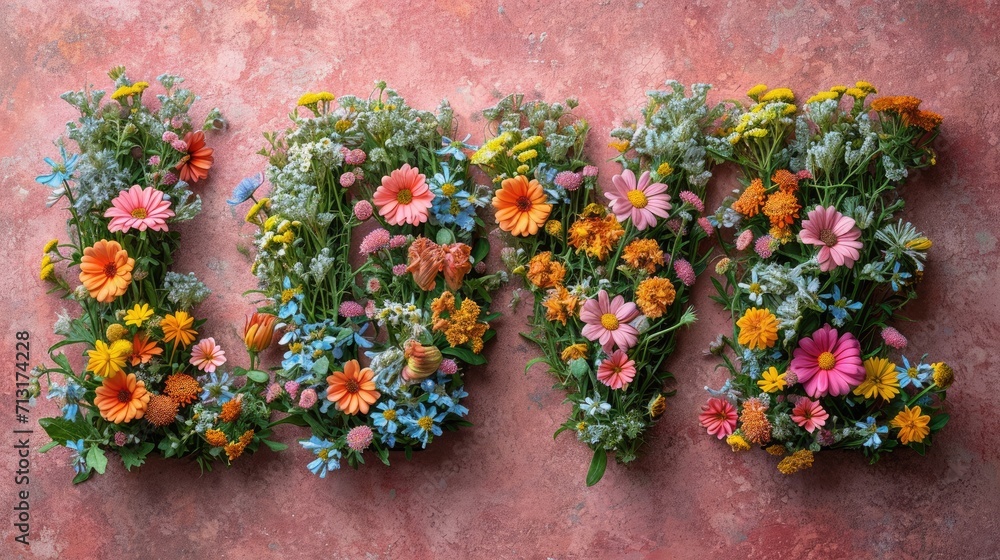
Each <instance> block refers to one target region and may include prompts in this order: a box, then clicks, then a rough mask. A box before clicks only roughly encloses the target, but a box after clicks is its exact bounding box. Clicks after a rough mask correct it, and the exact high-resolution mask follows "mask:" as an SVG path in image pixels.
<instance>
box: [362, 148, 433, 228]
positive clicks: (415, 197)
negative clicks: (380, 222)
mask: <svg viewBox="0 0 1000 560" xmlns="http://www.w3.org/2000/svg"><path fill="white" fill-rule="evenodd" d="M426 179H427V178H426V177H425V176H424V175H422V174H421V173H420V170H419V169H417V168H416V167H410V164H408V163H404V164H403V167H400V168H399V169H397V170H395V171H393V172H392V173H390V174H389V175H388V176H387V177H382V186H380V187H379V188H378V189H376V190H375V195H374V196H373V197H372V202H374V203H375V206H377V207H378V213H379V215H380V216H384V217H385V221H386V222H388V223H389V225H393V226H401V225H403V224H410V225H418V224H422V223H424V222H426V221H427V213H428V211H429V210H430V209H431V201H432V200H434V193H432V192H431V189H430V188H429V187H428V186H427V182H426Z"/></svg>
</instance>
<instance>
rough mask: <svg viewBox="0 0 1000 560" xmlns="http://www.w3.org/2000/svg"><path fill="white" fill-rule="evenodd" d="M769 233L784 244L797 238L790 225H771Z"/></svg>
mask: <svg viewBox="0 0 1000 560" xmlns="http://www.w3.org/2000/svg"><path fill="white" fill-rule="evenodd" d="M768 234H770V236H771V237H773V238H774V239H776V240H777V241H779V242H781V243H782V244H784V243H788V242H789V241H791V240H792V239H794V238H795V235H794V234H793V233H792V228H790V227H788V226H780V227H776V226H771V230H770V231H768Z"/></svg>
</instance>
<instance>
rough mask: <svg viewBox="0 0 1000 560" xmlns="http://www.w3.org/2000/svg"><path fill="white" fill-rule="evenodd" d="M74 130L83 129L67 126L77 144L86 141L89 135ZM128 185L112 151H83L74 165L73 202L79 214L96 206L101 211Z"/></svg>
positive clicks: (79, 130)
mask: <svg viewBox="0 0 1000 560" xmlns="http://www.w3.org/2000/svg"><path fill="white" fill-rule="evenodd" d="M74 132H79V133H80V134H83V132H84V129H82V128H81V129H76V130H72V129H71V131H70V138H72V139H73V140H76V141H77V142H78V143H80V145H81V146H83V145H84V143H87V142H90V140H89V139H87V138H82V137H80V136H79V135H75V134H74ZM131 185H132V183H131V178H130V177H129V173H128V170H126V169H123V168H122V167H121V165H119V164H118V160H117V159H116V158H115V154H114V152H113V151H111V150H99V151H96V152H90V151H84V152H83V154H82V157H81V158H80V163H79V165H78V166H77V168H76V195H75V196H76V201H75V203H74V206H75V207H76V211H77V212H78V213H79V214H81V215H84V214H88V213H90V212H91V211H92V210H93V211H97V210H100V211H101V212H102V213H103V210H104V209H106V208H108V207H109V206H111V200H112V199H114V198H115V197H116V196H118V193H119V192H121V191H123V190H126V189H128V188H129V187H130V186H131Z"/></svg>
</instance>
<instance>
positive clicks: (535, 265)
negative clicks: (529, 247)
mask: <svg viewBox="0 0 1000 560" xmlns="http://www.w3.org/2000/svg"><path fill="white" fill-rule="evenodd" d="M527 276H528V280H529V281H530V282H531V283H532V284H534V285H535V286H537V287H539V288H542V289H543V290H544V289H548V288H555V287H556V286H559V285H561V284H562V282H563V279H564V278H566V267H565V266H564V265H563V264H562V263H561V262H559V261H553V260H552V252H551V251H545V252H542V253H538V254H537V255H535V256H534V257H531V261H529V262H528V274H527Z"/></svg>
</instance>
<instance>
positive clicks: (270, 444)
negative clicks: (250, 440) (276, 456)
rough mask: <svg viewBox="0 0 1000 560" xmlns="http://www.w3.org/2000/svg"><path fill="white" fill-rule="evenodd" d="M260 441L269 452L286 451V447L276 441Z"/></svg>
mask: <svg viewBox="0 0 1000 560" xmlns="http://www.w3.org/2000/svg"><path fill="white" fill-rule="evenodd" d="M260 441H261V442H263V443H264V445H266V446H267V448H268V449H270V450H271V451H284V450H286V449H288V446H287V445H285V444H284V443H281V442H278V441H271V440H269V439H262V440H260Z"/></svg>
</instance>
